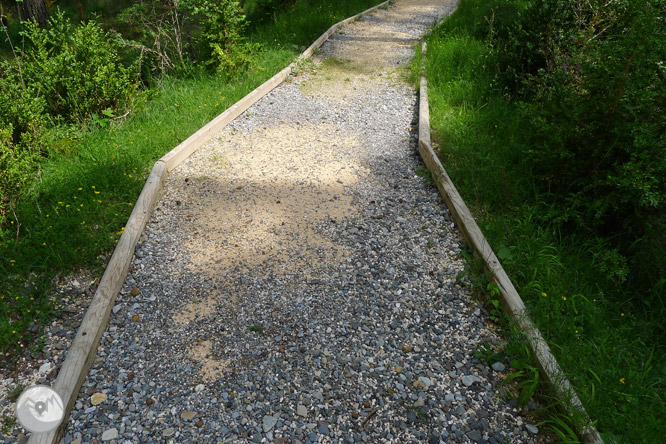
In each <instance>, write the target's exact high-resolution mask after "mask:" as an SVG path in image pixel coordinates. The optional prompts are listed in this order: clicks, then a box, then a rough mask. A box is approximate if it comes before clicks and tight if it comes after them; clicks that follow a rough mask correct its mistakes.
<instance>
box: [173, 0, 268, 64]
mask: <svg viewBox="0 0 666 444" xmlns="http://www.w3.org/2000/svg"><path fill="white" fill-rule="evenodd" d="M182 6H183V8H184V9H185V10H186V11H188V12H189V13H190V14H191V15H192V16H193V17H198V18H199V23H200V26H201V33H200V35H199V36H198V42H199V46H200V48H201V60H202V61H203V64H205V65H208V66H214V67H215V68H216V69H217V71H218V72H222V73H236V72H238V71H239V70H242V69H246V68H247V67H248V66H249V65H250V63H251V58H250V53H251V52H252V51H253V50H255V49H256V47H255V46H254V45H247V44H243V43H242V42H243V40H244V38H243V33H244V31H245V29H246V27H247V22H246V21H245V15H244V14H243V9H242V8H241V6H240V4H239V3H238V2H237V1H235V0H222V1H211V0H183V2H182Z"/></svg>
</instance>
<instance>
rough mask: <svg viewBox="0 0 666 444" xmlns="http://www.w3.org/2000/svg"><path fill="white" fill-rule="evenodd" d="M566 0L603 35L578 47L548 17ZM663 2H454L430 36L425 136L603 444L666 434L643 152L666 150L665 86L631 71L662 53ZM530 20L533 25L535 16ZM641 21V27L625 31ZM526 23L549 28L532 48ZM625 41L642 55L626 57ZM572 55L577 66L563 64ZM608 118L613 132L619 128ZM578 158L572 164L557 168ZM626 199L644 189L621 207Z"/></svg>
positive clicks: (656, 205)
mask: <svg viewBox="0 0 666 444" xmlns="http://www.w3.org/2000/svg"><path fill="white" fill-rule="evenodd" d="M537 3H538V2H537ZM541 3H543V2H541ZM541 3H539V4H541ZM553 5H555V6H553ZM566 5H569V6H571V8H574V7H580V8H582V9H580V10H579V12H580V15H577V16H575V17H574V18H575V19H579V20H582V21H583V22H584V21H585V20H592V21H593V24H592V25H590V26H592V27H593V29H596V33H599V36H598V37H597V38H595V39H593V40H591V41H590V42H588V46H585V47H583V46H579V45H578V44H577V43H576V42H577V41H578V40H577V39H579V38H582V35H583V34H584V33H586V32H588V31H589V29H588V28H585V27H584V26H582V27H580V28H578V27H577V26H578V25H577V23H573V24H572V23H569V22H566V23H564V24H562V23H560V22H558V21H557V20H555V19H556V18H557V17H560V15H562V14H564V15H565V16H566V17H569V15H567V14H569V12H570V9H567V8H566ZM646 5H647V6H646ZM659 5H660V3H659V2H646V3H642V4H641V5H637V4H632V3H631V2H617V4H614V6H613V7H614V8H616V9H614V10H613V11H611V12H609V11H610V10H597V9H595V8H598V7H601V6H600V3H598V2H590V3H584V4H583V3H582V2H575V1H573V0H572V1H564V0H562V1H558V2H554V3H552V4H550V5H545V6H544V5H541V6H542V7H543V8H550V9H548V11H550V12H549V15H544V14H543V13H542V12H541V13H540V12H539V11H536V12H535V11H534V10H533V9H531V8H534V5H533V3H532V2H526V1H500V2H497V1H493V2H491V1H488V0H463V1H462V2H461V3H460V5H459V7H458V10H457V11H456V12H455V13H454V14H453V16H452V17H451V18H450V19H448V20H447V21H446V22H445V23H443V24H442V25H441V26H440V27H439V28H438V29H437V30H436V31H435V32H434V33H433V34H432V35H431V36H430V37H429V39H428V52H427V57H426V58H427V61H426V64H427V65H426V66H427V76H428V80H429V90H428V92H429V98H430V110H431V125H432V132H433V144H434V145H435V148H437V149H438V151H439V155H440V158H441V160H442V163H443V165H444V167H445V168H446V169H447V172H448V173H449V175H450V176H451V178H452V180H453V182H454V183H455V184H456V186H457V188H458V189H459V190H460V192H461V194H462V195H463V198H464V199H465V201H466V202H467V203H468V205H470V207H471V208H472V212H473V213H474V216H475V218H476V220H477V221H478V223H479V226H480V227H481V229H482V231H483V232H484V234H485V236H486V237H487V238H488V241H489V242H490V243H491V245H492V247H493V249H494V250H495V252H496V253H497V256H498V257H499V259H500V260H501V261H502V264H503V266H504V268H505V269H506V271H507V273H508V274H509V276H510V277H511V279H512V281H513V283H514V285H515V286H516V288H517V290H518V291H519V293H520V294H521V297H522V298H523V300H524V301H525V303H526V305H527V307H528V309H529V312H530V314H531V316H532V317H533V319H534V321H535V323H536V324H537V326H538V327H539V328H540V330H541V332H542V333H543V335H544V337H545V338H546V340H547V341H548V343H549V345H550V346H551V349H552V351H553V353H554V355H555V357H556V358H557V360H558V362H559V363H560V365H561V366H562V368H563V370H564V372H565V373H566V375H567V376H568V378H569V380H570V381H571V382H572V384H573V385H574V387H575V389H576V390H577V393H578V395H579V396H580V398H581V400H582V402H583V404H584V406H585V408H586V410H587V412H588V414H589V415H590V417H591V418H592V419H593V420H595V421H597V428H598V430H599V432H600V433H601V434H602V436H603V437H604V439H605V441H606V442H608V443H641V444H643V443H655V444H656V443H661V442H663V437H664V436H666V425H665V424H666V423H665V422H664V421H663V418H664V417H666V346H665V345H664V344H665V343H666V341H664V339H665V331H666V329H665V326H666V324H665V323H664V320H663V319H664V315H665V314H666V311H665V308H666V307H665V306H664V294H666V292H665V291H664V282H666V270H665V269H664V268H665V267H664V264H665V263H666V262H665V261H666V254H664V249H663V248H661V247H660V245H663V242H664V236H663V233H664V232H665V231H666V230H664V219H663V218H661V217H660V216H658V215H659V214H663V209H664V205H663V202H661V201H660V200H659V199H661V197H660V196H662V195H663V193H664V192H666V190H664V187H663V184H661V183H660V181H661V180H662V178H661V177H659V174H661V173H659V172H658V171H661V170H660V168H662V167H663V165H662V164H663V159H661V160H660V158H659V156H656V157H654V158H653V154H654V153H657V152H663V149H664V145H663V142H660V140H662V139H660V137H662V136H663V134H662V135H661V136H660V133H659V132H658V131H656V128H657V127H659V125H663V122H664V120H663V114H660V113H663V107H662V103H663V101H664V92H663V91H664V90H663V81H660V80H659V75H660V74H659V72H660V71H659V69H661V68H656V65H655V70H654V71H649V72H648V71H646V70H647V69H648V68H647V66H648V65H645V66H643V65H642V64H649V63H651V62H650V60H652V59H653V58H655V57H656V58H658V57H659V54H660V53H659V51H662V52H663V46H662V47H660V46H658V45H657V46H655V45H654V41H658V40H659V39H662V40H664V41H666V40H665V39H664V36H666V32H665V29H666V28H665V27H664V24H663V23H664V17H666V13H665V12H664V11H660V10H659V9H658V7H659ZM588 7H589V8H590V9H585V8H588ZM558 8H560V9H558ZM651 8H652V9H651ZM571 11H575V9H571ZM581 11H582V12H581ZM636 11H638V12H636ZM558 14H560V15H558ZM595 14H596V15H595ZM622 14H628V15H627V16H626V17H624V16H622ZM631 14H634V15H631ZM648 15H649V18H646V17H647V16H648ZM537 16H538V18H539V20H541V21H540V22H539V23H538V26H536V25H534V24H533V23H532V22H530V20H535V19H534V17H537ZM595 17H596V18H595ZM632 17H634V18H636V17H638V18H641V17H642V18H645V20H643V22H636V21H634V18H632ZM594 20H597V21H594ZM546 22H547V26H545V25H544V23H546ZM625 22H626V23H629V25H627V27H625V28H622V29H625V31H622V30H621V29H620V30H619V31H617V32H615V30H614V29H615V28H613V27H615V26H620V25H621V26H624V25H622V23H625ZM639 23H645V26H650V27H651V29H652V31H651V32H650V33H648V34H646V35H643V36H641V35H640V34H638V33H637V32H636V29H637V28H636V29H633V28H630V25H631V26H639V25H638V24H639ZM533 25H534V26H535V29H538V30H539V31H538V32H541V30H546V29H548V31H547V32H549V33H550V34H549V35H545V36H542V37H539V39H541V40H539V39H537V43H535V44H531V43H529V38H530V36H533V35H535V34H533V33H532V32H533V31H532V28H531V26H533ZM574 25H575V26H574ZM517 26H522V28H521V29H518V28H517ZM605 26H607V27H608V28H607V30H605V31H604V29H606V28H604V27H605ZM543 32H546V31H543ZM604 32H606V33H607V34H604ZM623 32H625V34H623ZM594 35H596V34H594ZM517 36H519V37H520V38H522V39H523V40H520V38H519V37H517ZM572 37H573V41H572ZM641 38H645V39H652V40H650V41H649V42H645V41H642V40H641ZM597 39H598V40H599V41H598V42H597ZM539 41H541V42H546V43H545V44H543V45H541V46H540V45H539V44H538V42H539ZM569 43H573V44H572V45H569ZM595 45H596V46H595ZM622 45H629V47H632V45H637V46H636V47H640V48H643V51H644V52H645V53H644V54H643V53H641V54H640V55H636V57H635V62H632V63H635V64H631V63H630V64H627V63H625V62H624V61H626V59H622V57H623V56H622V54H624V49H622V48H624V47H623V46H622ZM562 48H566V51H568V52H567V53H562V52H561V51H564V49H562ZM616 48H617V49H616ZM557 50H560V52H557ZM650 51H653V53H651V52H650ZM655 51H656V52H655ZM574 56H575V57H576V59H575V60H576V61H575V63H573V66H571V65H568V66H563V65H562V63H564V62H566V61H567V57H569V58H570V59H569V61H570V62H571V61H572V60H573V59H574ZM521 57H522V58H521ZM539 57H541V58H539ZM639 57H640V60H639ZM507 60H513V61H516V60H520V61H521V62H520V63H518V62H515V63H514V64H510V63H508V62H507ZM623 60H624V61H623ZM555 62H557V63H555ZM579 62H581V66H578V65H577V63H579ZM588 62H589V63H590V64H591V65H589V66H587V65H585V63H588ZM418 63H419V62H418V61H416V63H415V65H414V66H418ZM604 64H605V65H604ZM616 66H619V70H615V67H616ZM602 69H605V70H606V71H605V72H606V73H607V81H606V84H605V85H604V83H603V81H602V80H600V77H598V76H599V72H600V70H602ZM625 69H626V70H627V71H626V72H625V71H623V70H625ZM634 69H636V70H637V71H636V72H635V73H634V71H633V70H634ZM615 72H619V73H620V74H622V73H624V74H622V75H623V76H624V78H625V81H626V79H627V78H629V79H632V80H631V81H632V82H638V83H636V85H639V84H641V82H643V84H644V85H646V86H644V87H643V88H644V89H645V91H644V92H641V91H638V90H635V89H632V88H635V87H636V86H635V85H634V84H631V85H628V84H626V85H624V84H623V80H622V78H623V77H622V76H619V77H618V76H615V75H614V74H613V73H615ZM660 82H662V83H660ZM623 85H624V86H623ZM604 87H605V89H604ZM585 88H590V89H594V90H595V91H597V92H596V93H595V95H592V96H590V95H585V94H586V89H585ZM616 97H619V99H617V100H616ZM648 102H649V103H650V105H649V106H648V108H646V106H647V104H648ZM558 103H559V105H558ZM563 104H568V105H567V106H568V107H569V108H567V106H562V105H563ZM572 107H575V109H570V108H572ZM604 107H605V108H606V109H604ZM611 107H614V108H615V109H614V110H613V112H612V113H610V112H608V111H609V109H610V108H611ZM632 107H633V108H632ZM632 109H633V111H632ZM586 110H587V111H586ZM583 112H588V115H586V116H584V115H582V114H580V115H579V114H575V113H583ZM643 112H648V113H652V114H650V115H649V117H646V118H642V117H640V116H642V113H643ZM572 113H574V114H573V120H572ZM595 113H596V114H595ZM660 116H661V117H660ZM618 118H619V119H624V121H623V122H620V123H618V124H617V125H620V126H619V127H618V128H620V130H619V131H623V133H622V134H615V133H614V131H615V128H616V123H614V122H615V119H618ZM653 119H656V120H653ZM658 121H660V122H661V123H658ZM643 123H644V124H643ZM629 126H631V128H632V129H626V128H628V127H629ZM603 128H607V130H606V133H605V132H604V130H603ZM621 128H624V129H621ZM592 133H594V136H593V135H592ZM614 134H615V135H614ZM592 137H595V138H597V140H592V139H590V138H592ZM594 143H598V144H599V148H597V145H594ZM660 143H662V145H660ZM618 144H620V145H618ZM648 145H649V149H648V148H646V147H647V146H648ZM599 150H601V151H599ZM660 150H662V151H660ZM641 153H642V154H641ZM597 155H600V156H602V157H601V158H600V160H598V161H597V163H594V162H595V160H594V156H597ZM553 156H554V157H553ZM558 156H559V157H558ZM577 156H579V157H577ZM604 156H606V157H604ZM608 156H610V157H608ZM613 156H615V157H613ZM641 156H642V157H641ZM610 158H613V160H612V161H611V162H610V163H606V160H607V159H610ZM577 159H578V160H577ZM576 162H581V164H580V165H579V166H577V167H576V168H582V169H581V170H580V171H579V172H576V171H578V170H576V171H573V170H571V168H570V167H568V166H567V165H568V164H575V163H576ZM622 162H625V163H624V164H623V163H622ZM641 162H643V163H641ZM660 162H661V163H660ZM585 165H588V167H589V165H592V166H591V167H589V168H590V169H589V170H586V169H585ZM639 165H642V166H640V167H639ZM594 168H597V169H596V170H595V169H594ZM637 168H638V169H640V171H638V169H637ZM600 171H605V172H604V173H603V174H608V178H607V179H604V180H606V181H608V183H604V181H602V180H601V179H600V177H599V172H600ZM651 174H656V176H655V178H653V179H652V178H647V176H648V175H651ZM641 177H643V178H642V179H641ZM561 178H568V179H567V180H568V182H562V181H561V180H560V179H561ZM613 180H617V182H616V183H613V182H612V181H613ZM632 181H633V182H632ZM629 182H631V184H630V183H629ZM641 183H642V184H643V185H644V187H643V188H642V190H643V191H640V189H641V185H640V184H641ZM625 192H626V193H643V192H644V193H645V194H643V195H642V196H644V198H642V197H635V198H634V199H633V200H630V199H626V198H624V197H623V196H625V195H624V194H622V193H625ZM630 195H633V196H637V195H638V194H627V195H626V197H629V196H630ZM631 205H634V206H633V207H632V206H631ZM625 212H626V213H625ZM648 221H649V223H648ZM562 418H563V417H562V416H560V415H558V414H555V415H553V416H552V418H551V424H552V425H553V426H554V428H555V429H556V430H559V431H560V432H561V433H562V436H561V439H562V441H563V442H567V440H569V439H571V438H566V436H567V435H568V432H567V431H566V428H567V427H570V426H567V425H566V422H565V421H563V419H562Z"/></svg>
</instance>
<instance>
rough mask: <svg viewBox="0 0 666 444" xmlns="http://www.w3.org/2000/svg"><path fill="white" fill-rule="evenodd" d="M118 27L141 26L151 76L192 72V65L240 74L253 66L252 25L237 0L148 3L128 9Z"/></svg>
mask: <svg viewBox="0 0 666 444" xmlns="http://www.w3.org/2000/svg"><path fill="white" fill-rule="evenodd" d="M118 21H119V22H120V23H124V24H135V25H138V27H137V31H138V36H137V39H138V40H136V41H128V42H127V43H128V45H129V46H131V47H133V48H135V49H136V50H138V51H139V56H138V57H139V60H140V62H141V63H142V64H144V66H145V64H146V63H147V65H148V66H150V71H151V74H156V73H157V74H160V75H163V74H165V73H167V72H172V71H188V70H189V69H190V66H189V65H190V64H191V63H196V64H200V65H203V66H208V67H213V68H215V69H217V70H218V71H221V72H226V73H230V74H232V73H236V72H238V71H239V70H241V69H244V68H246V67H247V66H248V65H249V63H250V57H249V55H250V53H251V52H252V50H253V49H255V47H254V46H251V45H245V44H243V43H242V41H243V33H244V31H245V29H246V26H247V22H246V20H245V15H244V14H243V9H242V8H241V6H240V4H239V3H238V2H237V1H235V0H218V1H212V0H180V1H178V2H176V1H167V2H162V1H157V0H151V1H144V2H138V3H136V4H134V5H132V6H131V7H129V8H127V9H125V10H124V11H123V12H122V13H121V14H120V16H119V17H118Z"/></svg>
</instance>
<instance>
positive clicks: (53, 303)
mask: <svg viewBox="0 0 666 444" xmlns="http://www.w3.org/2000/svg"><path fill="white" fill-rule="evenodd" d="M377 3H380V2H379V1H377V0H362V1H353V0H343V1H336V2H330V1H325V0H316V1H309V2H305V1H300V2H297V3H296V5H295V6H294V7H292V8H291V9H288V10H285V11H283V12H281V13H279V14H276V15H275V17H274V20H273V21H269V22H266V23H264V24H262V25H261V26H258V27H254V28H253V29H252V31H251V34H250V35H249V36H248V39H249V40H250V41H251V42H255V43H261V45H262V49H261V51H260V52H259V53H258V54H257V55H255V60H254V63H253V66H254V67H253V68H252V69H250V70H249V71H247V72H245V73H242V74H240V75H238V76H236V77H234V78H232V79H228V80H225V79H223V78H220V77H217V76H214V75H211V74H207V73H204V72H199V73H198V74H195V75H192V76H190V77H188V78H165V79H163V80H162V81H161V82H160V83H159V85H158V86H157V87H156V88H154V89H152V90H151V91H149V92H148V93H147V94H146V96H145V100H144V101H143V102H142V103H137V104H136V106H135V107H134V109H133V112H132V113H131V114H130V115H129V116H128V117H127V118H125V119H123V120H114V119H111V118H107V117H106V116H102V117H101V118H98V119H97V120H96V121H94V122H92V123H91V124H90V125H89V126H87V127H84V128H82V129H79V128H74V129H72V128H51V129H49V130H48V134H46V135H45V137H47V138H48V140H49V146H50V150H49V153H48V158H45V159H44V160H43V162H42V164H41V165H40V169H39V173H38V175H37V176H36V177H35V180H34V183H33V184H32V186H31V188H30V189H29V190H26V192H25V193H24V194H23V195H22V196H21V199H20V201H19V203H18V205H17V207H16V208H15V215H12V217H11V220H10V222H9V223H8V225H7V227H2V228H3V229H5V230H4V234H3V235H2V236H0V289H1V290H0V365H2V367H4V368H10V367H11V366H12V365H13V364H14V362H15V357H16V355H17V353H19V352H20V350H21V349H22V348H24V347H28V348H31V347H32V348H34V346H35V343H36V342H37V338H38V336H39V332H40V329H41V327H42V326H43V325H45V324H46V323H47V322H48V321H49V320H50V319H52V317H53V316H54V314H55V313H56V312H57V310H58V300H57V297H56V296H54V291H53V290H54V286H55V284H56V283H57V282H58V280H59V279H62V278H63V277H64V276H66V275H67V274H69V273H71V272H73V271H75V270H78V269H89V270H93V271H96V272H100V271H101V269H102V268H103V267H104V265H105V263H106V260H107V256H108V254H109V253H110V252H111V250H112V249H113V247H114V245H115V243H116V242H117V240H118V238H119V237H120V234H122V231H123V225H124V223H125V221H126V220H127V218H128V216H129V214H130V212H131V210H132V205H133V204H134V202H135V201H136V199H137V197H138V195H139V193H140V191H141V188H142V187H143V184H144V182H145V179H146V177H147V175H148V174H149V172H150V170H151V168H152V165H153V163H154V162H155V161H156V160H157V159H159V158H160V157H161V156H163V155H164V154H166V153H167V152H168V151H170V150H171V149H172V148H173V147H175V146H176V145H178V144H179V143H180V142H181V141H183V140H184V139H186V138H187V137H188V136H189V135H190V134H192V133H193V132H195V131H196V130H197V129H199V128H200V127H201V126H203V125H204V124H205V123H207V122H208V121H210V120H211V119H212V118H213V117H215V116H216V115H218V114H220V113H221V112H223V111H224V110H225V109H227V108H228V107H229V106H231V105H232V104H233V103H235V102H236V101H237V100H239V99H240V98H242V97H243V96H245V95H246V94H247V93H249V92H250V91H252V90H253V89H254V88H256V87H257V86H259V85H260V84H261V83H262V82H264V81H265V80H267V79H268V78H270V77H271V76H272V75H274V74H275V73H277V72H278V71H279V70H280V69H282V68H284V67H285V66H286V65H287V64H288V63H289V62H291V61H292V60H294V58H295V57H296V56H297V55H298V54H299V53H300V51H301V50H302V49H303V48H304V46H306V45H309V44H310V43H311V42H312V41H313V40H314V39H315V38H316V37H318V36H319V35H320V34H321V33H322V32H324V31H325V30H326V29H327V28H328V27H329V26H331V25H332V24H333V23H335V22H337V21H339V20H341V19H343V18H345V17H347V16H349V15H353V14H356V13H358V12H360V11H362V10H364V9H367V8H368V7H370V6H373V5H375V4H377ZM0 233H2V231H0ZM17 233H18V234H17Z"/></svg>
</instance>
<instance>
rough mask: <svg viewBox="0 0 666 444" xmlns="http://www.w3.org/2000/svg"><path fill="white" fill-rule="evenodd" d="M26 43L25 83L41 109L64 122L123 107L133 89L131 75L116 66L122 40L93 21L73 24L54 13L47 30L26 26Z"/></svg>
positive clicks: (58, 13)
mask: <svg viewBox="0 0 666 444" xmlns="http://www.w3.org/2000/svg"><path fill="white" fill-rule="evenodd" d="M25 28H26V29H25V31H24V33H23V34H24V36H25V37H26V38H27V40H28V41H29V42H30V46H29V47H28V48H27V49H26V51H25V54H24V55H23V57H22V61H21V62H22V65H23V75H24V77H25V81H26V84H29V85H31V87H32V89H33V90H34V91H35V92H36V93H37V94H38V95H39V96H40V97H42V98H43V99H44V100H45V102H46V106H45V111H46V112H47V113H48V114H49V115H50V116H52V117H54V118H56V119H62V120H64V121H66V122H82V121H85V120H88V119H89V118H90V117H91V116H92V114H93V113H100V112H102V111H103V110H105V109H108V108H113V109H116V108H122V107H123V106H125V105H126V103H127V101H128V100H129V99H130V98H131V97H132V95H133V93H134V91H135V90H136V85H135V84H134V75H133V74H132V71H131V70H130V69H129V68H126V67H124V66H122V65H121V64H120V58H119V55H118V50H119V48H120V41H119V40H118V39H117V38H115V37H114V36H113V35H112V34H110V33H108V32H105V31H103V30H102V28H101V27H100V25H99V24H97V23H96V22H94V21H89V22H85V23H81V24H80V25H78V26H73V25H72V24H71V22H70V21H69V20H68V19H66V18H65V17H64V15H63V14H62V12H56V13H55V14H54V16H53V17H52V18H51V20H50V21H49V26H48V27H47V28H45V29H42V28H40V27H39V26H37V24H35V23H34V22H26V23H25Z"/></svg>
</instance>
